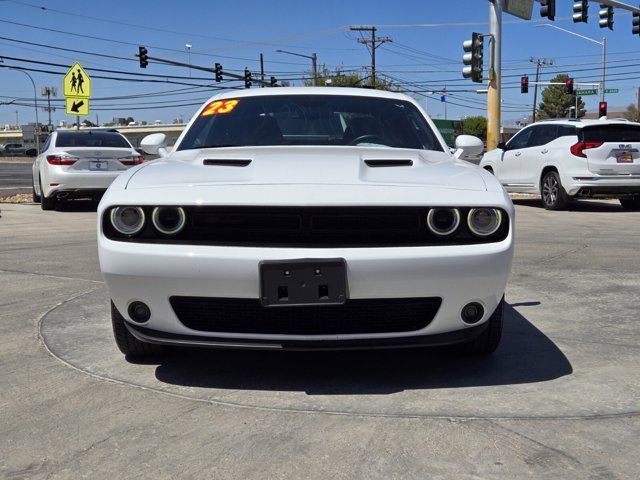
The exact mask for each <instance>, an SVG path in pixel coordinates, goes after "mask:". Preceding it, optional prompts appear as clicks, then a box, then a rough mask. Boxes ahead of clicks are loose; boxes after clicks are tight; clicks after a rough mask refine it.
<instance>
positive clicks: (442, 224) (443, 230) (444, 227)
mask: <svg viewBox="0 0 640 480" xmlns="http://www.w3.org/2000/svg"><path fill="white" fill-rule="evenodd" d="M427 226H428V227H429V230H430V231H431V233H433V234H435V235H438V236H439V237H446V236H447V235H451V234H452V233H453V232H455V231H456V230H457V229H458V227H459V226H460V211H459V210H458V209H457V208H432V209H431V210H429V213H427Z"/></svg>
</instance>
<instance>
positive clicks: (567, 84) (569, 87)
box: [564, 78, 573, 95]
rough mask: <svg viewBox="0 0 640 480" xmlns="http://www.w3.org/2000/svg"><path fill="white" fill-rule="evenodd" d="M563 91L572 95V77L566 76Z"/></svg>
mask: <svg viewBox="0 0 640 480" xmlns="http://www.w3.org/2000/svg"><path fill="white" fill-rule="evenodd" d="M564 92H565V93H567V94H569V95H573V78H567V79H566V80H565V82H564Z"/></svg>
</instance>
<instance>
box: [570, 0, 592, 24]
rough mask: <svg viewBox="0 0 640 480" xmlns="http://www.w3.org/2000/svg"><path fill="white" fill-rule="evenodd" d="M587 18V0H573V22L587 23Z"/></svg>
mask: <svg viewBox="0 0 640 480" xmlns="http://www.w3.org/2000/svg"><path fill="white" fill-rule="evenodd" d="M588 19H589V0H578V1H575V2H573V23H580V22H584V23H587V20H588Z"/></svg>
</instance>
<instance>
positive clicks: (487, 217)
mask: <svg viewBox="0 0 640 480" xmlns="http://www.w3.org/2000/svg"><path fill="white" fill-rule="evenodd" d="M467 223H468V224H469V230H471V233H473V234H474V235H476V236H478V237H488V236H489V235H493V234H494V233H496V232H497V231H498V229H499V228H500V225H501V224H502V213H501V212H500V210H498V209H496V208H472V209H471V210H469V215H468V216H467Z"/></svg>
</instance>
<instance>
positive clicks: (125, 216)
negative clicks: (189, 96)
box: [98, 88, 514, 357]
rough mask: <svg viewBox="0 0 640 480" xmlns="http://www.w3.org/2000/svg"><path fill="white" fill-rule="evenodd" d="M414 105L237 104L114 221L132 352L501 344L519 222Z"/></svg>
mask: <svg viewBox="0 0 640 480" xmlns="http://www.w3.org/2000/svg"><path fill="white" fill-rule="evenodd" d="M456 147H457V150H456V152H455V153H452V152H451V150H450V149H449V148H448V147H447V145H446V144H445V142H444V140H443V139H442V137H441V135H440V134H439V133H438V131H437V130H436V128H435V127H434V124H433V123H432V122H431V120H430V119H429V118H428V117H427V115H426V114H425V113H424V112H423V111H422V110H421V108H420V107H419V105H418V104H417V103H416V102H415V101H414V100H413V99H411V98H409V97H407V96H405V95H402V94H398V93H390V92H381V91H373V90H367V89H348V88H265V89H256V90H246V91H242V92H238V91H232V92H227V93H223V94H220V95H218V96H215V97H213V98H212V99H211V100H210V101H208V102H207V103H206V104H205V105H204V106H203V107H202V108H200V109H199V111H198V112H197V113H196V114H195V115H194V117H193V118H192V119H191V121H190V122H189V124H188V126H187V128H186V129H185V131H184V132H183V133H182V135H181V136H180V138H179V139H178V140H177V142H176V145H175V147H174V148H173V151H172V152H171V153H170V154H168V153H167V151H166V149H165V145H164V135H162V134H154V135H150V136H148V137H146V138H145V139H144V140H143V143H142V148H143V149H145V151H146V152H147V153H149V154H159V155H160V156H161V157H163V158H160V159H158V160H156V161H153V162H148V163H144V164H142V165H140V166H137V167H134V168H132V169H130V170H129V171H127V172H125V173H124V174H122V175H120V176H119V177H118V178H117V179H116V180H115V181H114V182H113V184H112V185H111V186H110V187H109V189H108V190H107V192H106V194H105V195H104V197H103V199H102V201H101V202H100V206H99V208H98V248H99V256H100V267H101V269H102V273H103V275H104V278H105V280H106V283H107V285H108V288H109V291H110V294H111V299H112V302H111V315H112V323H113V330H114V335H115V339H116V343H117V345H118V347H119V348H120V350H121V351H122V352H123V353H124V354H125V355H127V356H130V357H135V356H144V355H150V354H156V353H158V352H159V351H160V350H161V348H162V347H163V346H164V345H190V346H207V347H236V348H264V349H286V348H289V349H341V348H378V347H392V346H420V345H445V344H454V343H460V344H463V348H464V349H465V350H467V351H469V352H472V353H477V354H489V353H491V352H493V351H494V350H495V349H496V347H497V346H498V343H499V342H500V337H501V332H502V323H503V307H504V291H505V286H506V283H507V279H508V276H509V273H510V270H511V262H512V256H513V231H514V210H513V205H512V203H511V201H510V199H509V197H508V196H507V194H506V193H505V190H504V189H503V188H502V186H501V185H500V183H499V182H498V180H496V178H495V177H494V176H493V175H491V174H490V173H489V172H486V171H483V170H482V169H480V168H478V167H476V166H474V165H471V164H468V163H466V162H464V161H461V160H458V157H460V156H461V155H463V154H465V155H466V154H471V155H473V154H477V153H478V151H479V150H481V149H482V143H481V142H480V141H479V140H478V139H476V138H474V137H469V136H461V137H458V140H457V144H456Z"/></svg>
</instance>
